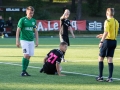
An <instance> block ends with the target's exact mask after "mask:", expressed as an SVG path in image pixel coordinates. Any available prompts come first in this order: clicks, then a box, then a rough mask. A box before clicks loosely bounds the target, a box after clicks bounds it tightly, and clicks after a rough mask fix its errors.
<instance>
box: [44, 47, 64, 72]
mask: <svg viewBox="0 0 120 90" xmlns="http://www.w3.org/2000/svg"><path fill="white" fill-rule="evenodd" d="M47 56H48V59H47V61H46V62H45V66H46V67H47V68H48V69H51V70H56V62H57V63H61V59H62V58H63V52H62V51H60V50H59V49H53V50H51V51H50V52H49V53H48V54H47Z"/></svg>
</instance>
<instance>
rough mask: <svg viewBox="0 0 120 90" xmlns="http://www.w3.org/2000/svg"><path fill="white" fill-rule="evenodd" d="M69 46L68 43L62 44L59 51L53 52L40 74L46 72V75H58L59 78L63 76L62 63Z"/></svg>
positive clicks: (50, 53) (54, 50)
mask: <svg viewBox="0 0 120 90" xmlns="http://www.w3.org/2000/svg"><path fill="white" fill-rule="evenodd" d="M67 46H68V45H67V43H66V42H61V43H60V47H59V49H53V50H51V51H50V52H49V53H48V54H47V56H46V57H45V59H44V65H43V68H42V69H41V70H40V72H41V73H42V72H44V73H46V74H51V75H55V74H56V73H57V74H58V75H59V76H63V75H62V74H61V67H60V63H61V59H62V57H63V52H65V51H66V50H67Z"/></svg>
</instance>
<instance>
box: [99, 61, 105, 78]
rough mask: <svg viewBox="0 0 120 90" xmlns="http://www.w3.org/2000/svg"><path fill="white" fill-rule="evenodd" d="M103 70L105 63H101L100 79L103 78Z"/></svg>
mask: <svg viewBox="0 0 120 90" xmlns="http://www.w3.org/2000/svg"><path fill="white" fill-rule="evenodd" d="M103 68H104V63H103V61H100V62H99V77H102V76H103Z"/></svg>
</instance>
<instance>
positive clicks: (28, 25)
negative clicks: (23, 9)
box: [18, 17, 36, 41]
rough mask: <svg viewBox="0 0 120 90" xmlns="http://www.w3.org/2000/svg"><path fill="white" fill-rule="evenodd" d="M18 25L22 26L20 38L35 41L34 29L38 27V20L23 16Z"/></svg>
mask: <svg viewBox="0 0 120 90" xmlns="http://www.w3.org/2000/svg"><path fill="white" fill-rule="evenodd" d="M18 27H19V28H21V31H20V40H26V41H33V39H34V29H35V28H36V20H35V19H33V18H31V19H28V18H27V17H23V18H21V19H20V20H19V22H18Z"/></svg>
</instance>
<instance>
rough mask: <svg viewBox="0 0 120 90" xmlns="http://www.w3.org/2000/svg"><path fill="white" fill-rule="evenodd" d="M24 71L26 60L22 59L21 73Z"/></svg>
mask: <svg viewBox="0 0 120 90" xmlns="http://www.w3.org/2000/svg"><path fill="white" fill-rule="evenodd" d="M25 71H26V58H24V57H23V59H22V72H25Z"/></svg>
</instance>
